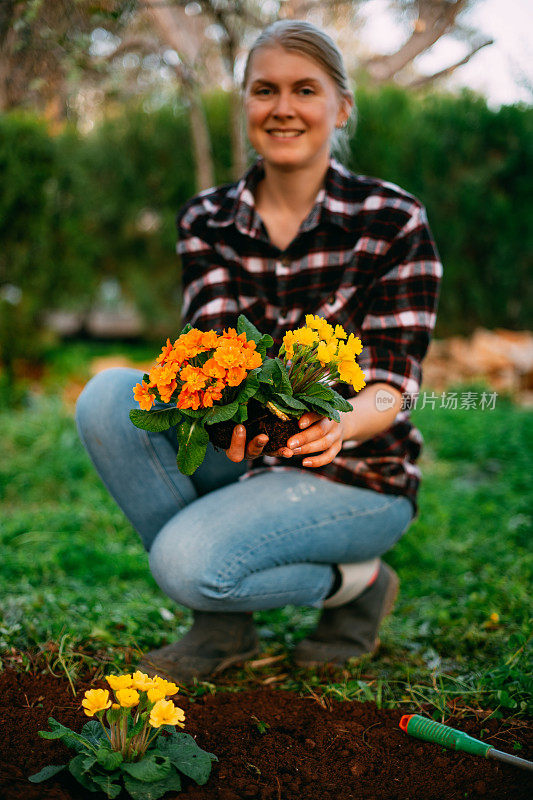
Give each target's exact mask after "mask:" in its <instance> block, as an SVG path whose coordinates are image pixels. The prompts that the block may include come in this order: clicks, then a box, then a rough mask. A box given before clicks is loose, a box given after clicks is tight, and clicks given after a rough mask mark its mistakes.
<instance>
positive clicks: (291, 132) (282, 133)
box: [267, 128, 304, 139]
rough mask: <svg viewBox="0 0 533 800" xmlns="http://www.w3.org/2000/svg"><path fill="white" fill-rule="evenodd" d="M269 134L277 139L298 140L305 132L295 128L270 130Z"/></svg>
mask: <svg viewBox="0 0 533 800" xmlns="http://www.w3.org/2000/svg"><path fill="white" fill-rule="evenodd" d="M267 133H268V135H269V136H273V137H274V138H275V139H297V138H298V136H301V135H302V133H304V131H299V130H296V129H294V128H285V129H284V128H269V130H267Z"/></svg>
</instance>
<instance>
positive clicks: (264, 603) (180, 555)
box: [76, 368, 414, 611]
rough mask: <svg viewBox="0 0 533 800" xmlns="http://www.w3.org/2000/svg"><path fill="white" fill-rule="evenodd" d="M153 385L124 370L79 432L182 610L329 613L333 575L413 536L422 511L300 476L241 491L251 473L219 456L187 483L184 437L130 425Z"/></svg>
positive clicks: (93, 388)
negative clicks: (290, 608) (135, 390)
mask: <svg viewBox="0 0 533 800" xmlns="http://www.w3.org/2000/svg"><path fill="white" fill-rule="evenodd" d="M141 376H142V373H141V372H139V371H138V370H134V369H123V368H115V369H108V370H105V371H104V372H101V373H99V374H98V375H96V376H95V377H94V378H93V379H92V380H91V381H89V383H88V384H87V386H86V387H85V389H84V390H83V392H82V394H81V396H80V398H79V400H78V404H77V408H76V421H77V424H78V431H79V434H80V437H81V440H82V442H83V444H84V446H85V448H86V450H87V452H88V453H89V455H90V457H91V459H92V461H93V463H94V466H95V467H96V469H97V471H98V473H99V474H100V477H101V478H102V480H103V482H104V484H105V485H106V487H107V489H108V490H109V492H110V493H111V495H112V496H113V497H114V499H115V500H116V502H117V503H118V505H119V506H120V508H121V509H122V510H123V512H124V514H125V515H126V517H127V518H128V519H129V521H130V522H131V524H132V525H133V527H134V528H135V530H136V531H137V532H138V534H139V536H140V537H141V540H142V542H143V545H144V547H145V549H146V550H147V551H148V553H149V564H150V570H151V572H152V575H153V576H154V579H155V580H156V582H157V583H158V585H159V586H160V588H161V589H162V590H163V592H165V594H167V595H168V596H169V597H171V598H173V599H174V600H175V601H176V602H178V603H181V604H182V605H184V606H188V607H189V608H193V609H197V610H201V611H255V610H259V609H268V608H279V607H280V606H284V605H286V604H287V603H291V604H294V605H309V606H314V607H320V606H321V605H322V600H324V598H325V597H327V595H328V593H329V591H330V589H331V587H332V585H333V581H334V576H335V573H334V569H333V567H332V565H333V564H337V563H346V562H357V561H367V560H369V559H371V558H375V557H377V556H380V555H382V554H383V553H385V552H386V551H387V550H389V549H390V548H391V547H392V546H393V545H394V544H395V543H396V542H397V541H398V539H400V537H401V536H402V534H403V533H404V532H405V531H406V529H407V528H408V526H409V524H410V522H411V520H412V518H413V515H414V510H413V504H412V503H411V501H410V500H409V499H408V498H406V497H403V496H398V495H389V494H381V493H379V492H375V491H373V490H371V489H365V488H360V487H357V486H347V485H345V484H341V483H338V482H335V481H331V480H327V479H324V478H321V477H319V476H318V475H314V474H313V472H312V470H311V469H304V468H296V467H294V468H290V469H288V470H284V471H282V472H275V471H274V472H272V471H268V472H262V473H259V474H257V475H254V476H252V477H250V478H247V479H245V480H242V481H240V480H239V478H240V476H241V475H243V473H244V472H246V470H247V469H248V468H249V466H250V464H249V462H247V461H246V460H245V461H242V462H240V463H238V464H235V463H233V462H232V461H230V460H229V459H228V457H227V456H226V454H225V452H223V451H218V452H217V451H215V449H214V448H213V447H212V446H211V445H208V450H207V454H206V458H205V460H204V462H203V464H202V465H201V467H200V468H199V469H198V470H197V471H196V472H195V473H194V475H192V476H191V477H188V476H186V475H182V474H181V473H180V472H179V470H178V468H177V466H176V451H177V439H176V435H175V431H174V430H173V429H171V430H170V431H168V432H165V433H157V434H155V433H147V432H146V431H142V430H139V429H138V428H136V427H135V426H134V425H133V424H132V423H131V422H130V420H129V417H128V412H129V409H130V408H133V407H135V406H136V404H135V402H134V400H133V394H132V387H133V385H134V384H135V383H137V382H138V381H140V379H141ZM287 465H288V466H289V461H287Z"/></svg>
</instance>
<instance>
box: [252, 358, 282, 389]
mask: <svg viewBox="0 0 533 800" xmlns="http://www.w3.org/2000/svg"><path fill="white" fill-rule="evenodd" d="M278 370H279V367H278V365H277V364H276V359H275V358H267V359H265V361H263V363H262V365H261V366H260V367H259V371H258V373H257V379H258V381H259V383H268V384H270V385H271V386H272V385H273V383H274V374H275V373H277V372H278Z"/></svg>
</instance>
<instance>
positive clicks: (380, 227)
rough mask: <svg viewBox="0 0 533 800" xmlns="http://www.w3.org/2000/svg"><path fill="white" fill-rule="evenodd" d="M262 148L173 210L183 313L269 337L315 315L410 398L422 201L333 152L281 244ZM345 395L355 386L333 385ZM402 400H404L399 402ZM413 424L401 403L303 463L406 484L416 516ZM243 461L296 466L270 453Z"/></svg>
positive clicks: (432, 288)
mask: <svg viewBox="0 0 533 800" xmlns="http://www.w3.org/2000/svg"><path fill="white" fill-rule="evenodd" d="M263 174H264V171H263V166H262V161H261V159H259V160H258V161H256V162H255V164H253V165H252V166H251V167H250V168H249V169H248V171H247V172H246V173H245V175H244V176H243V178H242V179H241V180H240V181H238V182H237V183H231V184H226V185H224V186H218V187H215V188H212V189H208V190H206V191H204V192H201V193H200V194H198V195H196V196H195V197H193V198H192V199H191V200H189V201H188V202H187V203H186V204H185V205H184V206H183V207H182V209H181V210H180V212H179V214H178V219H177V225H178V233H179V242H178V246H177V251H178V253H179V255H180V256H181V262H182V276H183V306H182V322H183V324H185V323H186V322H190V323H191V324H192V325H194V326H195V327H197V328H200V329H202V330H210V329H212V328H213V329H216V330H222V329H223V328H227V327H228V326H232V327H235V326H236V324H237V318H238V316H239V314H240V313H244V314H245V315H246V316H247V317H248V319H250V320H251V321H252V322H253V323H254V325H256V326H257V328H258V329H259V330H260V331H261V332H263V333H269V334H270V335H271V336H272V337H273V339H274V343H275V346H276V347H277V346H279V345H280V344H281V340H282V338H283V336H284V334H285V333H286V331H287V330H289V329H293V328H296V327H299V326H301V325H303V324H305V315H306V314H319V315H320V316H323V317H325V319H327V320H328V322H330V323H331V324H333V325H335V324H340V325H342V326H343V328H344V329H345V330H346V331H347V332H348V333H352V332H353V333H355V334H356V335H357V336H359V337H360V339H361V341H362V343H363V351H362V353H361V355H360V356H359V357H358V363H359V364H360V366H361V368H362V370H363V372H364V373H365V379H366V383H367V385H368V384H370V383H372V382H376V381H379V382H385V383H389V384H390V385H391V386H394V387H396V388H397V389H398V390H399V391H400V392H402V393H403V394H404V397H407V396H408V395H410V394H414V393H416V392H417V391H418V390H419V387H420V383H421V379H422V368H421V362H422V360H423V358H424V356H425V354H426V351H427V348H428V345H429V342H430V339H431V334H432V331H433V329H434V327H435V318H436V310H437V305H438V296H439V288H440V279H441V276H442V265H441V263H440V260H439V256H438V253H437V250H436V247H435V243H434V241H433V237H432V234H431V231H430V229H429V226H428V222H427V218H426V213H425V210H424V208H423V206H422V205H421V203H420V202H419V201H418V200H417V199H416V198H415V197H413V196H412V195H410V194H408V193H407V192H405V191H404V190H403V189H400V188H399V187H398V186H396V185H394V184H392V183H388V182H386V181H382V180H378V179H376V178H370V177H366V176H363V175H354V174H353V173H352V172H350V171H349V170H347V169H346V168H345V167H344V166H342V165H341V164H339V163H338V162H337V161H335V160H334V159H331V160H330V164H329V168H328V171H327V173H326V178H325V182H324V185H323V187H322V188H321V189H320V191H319V193H318V195H317V197H316V200H315V204H314V206H313V208H312V210H311V211H310V212H309V214H308V216H307V217H306V218H305V220H304V221H303V222H302V224H301V225H300V229H299V231H298V233H297V235H296V237H295V238H294V239H293V241H292V242H291V243H290V245H289V246H288V247H287V248H286V250H284V251H281V250H279V248H277V247H276V246H275V245H274V244H273V243H272V242H271V241H270V239H269V236H268V233H267V231H266V228H265V226H264V224H263V222H262V220H261V218H260V217H259V215H258V214H257V212H256V210H255V205H254V195H253V191H254V187H255V186H256V185H257V183H258V182H259V180H260V179H261V178H262V177H263ZM335 388H336V389H337V391H339V392H340V393H341V394H343V395H344V396H345V397H347V398H349V397H353V396H355V393H354V392H353V390H352V389H351V387H349V386H348V385H346V384H337V385H336V387H335ZM405 405H408V404H406V403H403V404H402V408H403V406H405ZM422 444H423V438H422V435H421V433H420V432H419V431H418V430H417V428H415V426H414V425H413V424H412V422H411V420H410V412H409V408H403V410H401V411H400V412H399V413H398V414H397V416H396V419H395V420H394V422H393V424H392V425H391V427H390V428H388V429H387V430H386V431H384V432H383V433H381V434H379V435H377V436H374V437H373V438H371V439H369V440H367V441H365V442H363V443H360V444H357V443H354V442H352V443H350V442H349V441H347V442H345V443H344V445H343V448H342V450H341V451H340V452H339V454H338V455H337V456H336V458H335V459H334V460H333V461H332V462H331V463H330V464H326V465H325V466H323V467H307V468H306V467H303V466H298V468H299V469H311V470H312V472H313V474H318V475H320V476H322V477H324V478H326V479H329V480H334V481H339V482H340V483H345V484H351V485H356V486H362V487H365V488H367V489H373V490H375V491H377V492H382V493H387V494H396V495H405V496H407V497H408V498H410V499H411V501H412V502H413V505H414V509H415V515H416V516H418V504H417V493H418V489H419V484H420V480H421V473H420V470H419V468H418V467H417V465H416V461H417V459H418V457H419V455H420V452H421V448H422ZM249 467H250V468H249V471H248V472H247V473H246V475H245V476H243V477H249V476H251V475H253V474H256V473H257V471H258V470H264V469H265V468H266V469H294V468H295V467H294V466H288V463H287V461H285V460H284V459H278V458H274V457H269V456H263V457H261V458H259V459H254V460H253V461H250V464H249Z"/></svg>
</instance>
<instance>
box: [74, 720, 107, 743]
mask: <svg viewBox="0 0 533 800" xmlns="http://www.w3.org/2000/svg"><path fill="white" fill-rule="evenodd" d="M80 735H81V736H83V737H84V739H86V741H88V742H89V744H92V746H93V747H95V748H96V749H98V747H100V745H101V743H102V741H104V742H107V743H108V744H109V741H108V739H107V736H106V735H105V731H104V729H103V727H102V724H101V723H100V722H98V720H96V719H91V720H89V722H86V723H85V725H84V726H83V728H82V729H81V734H80Z"/></svg>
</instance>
